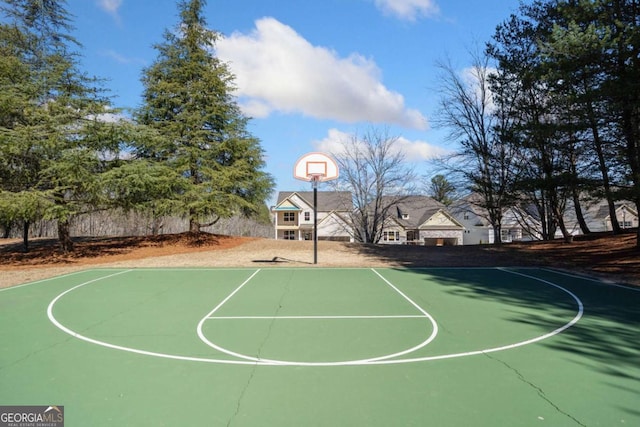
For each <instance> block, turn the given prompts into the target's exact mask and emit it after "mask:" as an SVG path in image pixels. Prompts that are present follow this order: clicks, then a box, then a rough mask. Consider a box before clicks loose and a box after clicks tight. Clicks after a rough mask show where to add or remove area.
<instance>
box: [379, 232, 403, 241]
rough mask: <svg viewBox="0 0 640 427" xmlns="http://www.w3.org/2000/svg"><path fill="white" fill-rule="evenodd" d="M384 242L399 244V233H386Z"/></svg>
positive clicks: (383, 238) (383, 237)
mask: <svg viewBox="0 0 640 427" xmlns="http://www.w3.org/2000/svg"><path fill="white" fill-rule="evenodd" d="M382 240H384V241H385V242H397V241H399V240H400V232H399V231H385V232H384V233H383V236H382Z"/></svg>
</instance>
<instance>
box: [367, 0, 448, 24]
mask: <svg viewBox="0 0 640 427" xmlns="http://www.w3.org/2000/svg"><path fill="white" fill-rule="evenodd" d="M375 4H376V6H377V7H378V8H379V9H380V10H382V11H383V12H384V13H387V14H389V15H393V16H395V17H396V18H398V19H402V20H405V21H415V20H416V19H418V18H420V17H432V16H436V15H438V13H440V9H439V8H438V5H437V4H436V2H435V0H375Z"/></svg>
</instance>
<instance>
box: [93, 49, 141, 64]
mask: <svg viewBox="0 0 640 427" xmlns="http://www.w3.org/2000/svg"><path fill="white" fill-rule="evenodd" d="M101 55H103V56H106V57H109V58H111V59H113V60H114V61H116V62H117V63H119V64H123V65H129V64H135V65H146V64H147V62H146V61H145V60H144V59H140V58H135V57H129V56H125V55H122V54H120V53H118V52H116V51H115V50H111V49H109V50H105V51H102V52H101Z"/></svg>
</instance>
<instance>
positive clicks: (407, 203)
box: [383, 196, 446, 228]
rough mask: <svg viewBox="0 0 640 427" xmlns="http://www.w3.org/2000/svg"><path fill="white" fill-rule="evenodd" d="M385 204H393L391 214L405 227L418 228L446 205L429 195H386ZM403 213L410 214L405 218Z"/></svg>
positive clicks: (444, 208)
mask: <svg viewBox="0 0 640 427" xmlns="http://www.w3.org/2000/svg"><path fill="white" fill-rule="evenodd" d="M383 204H384V205H387V204H389V205H391V206H392V207H391V209H390V210H389V215H390V216H392V217H394V219H395V220H396V221H397V222H398V223H399V224H400V225H402V226H403V227H405V228H417V227H419V226H420V225H422V224H424V223H425V222H426V221H427V220H428V219H429V218H431V217H432V216H433V215H435V214H436V213H437V212H438V211H440V210H442V211H445V212H446V206H445V205H444V204H442V203H440V202H438V201H436V200H434V199H432V198H431V197H427V196H399V197H385V198H384V199H383ZM403 215H406V216H408V218H407V219H403V218H402V217H403Z"/></svg>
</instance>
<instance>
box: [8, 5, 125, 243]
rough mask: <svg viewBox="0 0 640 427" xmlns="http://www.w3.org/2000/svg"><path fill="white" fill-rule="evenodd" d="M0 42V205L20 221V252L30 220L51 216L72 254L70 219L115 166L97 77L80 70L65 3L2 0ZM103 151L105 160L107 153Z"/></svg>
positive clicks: (95, 199)
mask: <svg viewBox="0 0 640 427" xmlns="http://www.w3.org/2000/svg"><path fill="white" fill-rule="evenodd" d="M4 3H5V6H3V7H2V12H3V13H4V14H5V16H6V17H7V18H8V19H9V21H10V22H9V23H7V24H4V25H3V26H2V32H0V37H2V40H1V41H0V45H1V46H2V49H3V50H4V51H6V52H8V53H9V55H8V56H7V57H3V59H2V67H3V68H6V69H7V70H8V71H9V73H7V74H4V73H3V75H2V78H0V84H1V85H2V87H1V88H0V93H3V96H4V97H6V98H5V99H4V100H5V101H7V102H3V107H2V109H1V110H0V115H1V117H0V126H2V129H1V132H0V135H1V136H0V137H1V138H2V144H1V146H0V147H1V148H0V150H1V151H2V153H0V154H1V156H2V158H3V160H2V167H1V169H2V172H0V173H1V174H2V177H3V181H2V190H4V191H3V192H2V193H1V195H0V197H2V198H3V199H4V201H5V202H4V204H10V205H11V206H13V209H12V212H13V214H12V216H13V218H14V219H17V220H19V221H22V222H23V224H24V226H23V230H24V233H23V235H24V240H25V248H26V243H27V239H28V230H29V223H30V222H32V221H34V220H37V219H40V218H45V219H47V218H48V219H53V220H56V221H57V224H58V237H59V239H60V243H61V247H62V249H63V251H65V252H66V251H70V250H72V249H73V241H72V240H71V236H70V224H71V220H72V219H73V218H74V217H75V216H77V215H79V214H81V213H83V212H86V211H87V210H90V209H92V208H93V207H94V206H96V205H97V204H98V203H99V202H100V200H101V199H102V198H103V197H104V193H103V191H102V188H101V183H100V174H101V172H103V171H104V170H105V169H106V168H109V167H111V166H112V165H113V164H114V162H112V161H111V160H112V159H109V157H110V156H113V155H114V154H113V153H118V152H119V149H118V145H119V141H116V140H114V139H113V138H110V137H109V132H104V130H103V128H104V127H105V126H110V125H108V124H106V123H103V122H102V121H101V120H100V116H101V114H103V113H104V112H105V111H106V108H107V105H108V104H107V99H105V98H104V97H103V96H102V94H101V90H100V89H99V84H98V82H97V80H96V79H93V78H89V77H87V76H86V75H85V74H84V73H82V72H81V71H80V70H79V66H78V59H77V58H78V57H77V54H76V53H75V52H74V51H73V49H74V48H78V47H79V44H78V43H77V42H76V41H75V40H74V39H73V37H71V36H70V35H69V34H68V33H69V32H70V31H71V30H72V27H71V24H70V19H69V15H68V13H67V11H66V10H65V9H64V7H63V6H64V1H54V0H5V2H4ZM107 153H108V154H109V155H107Z"/></svg>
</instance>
